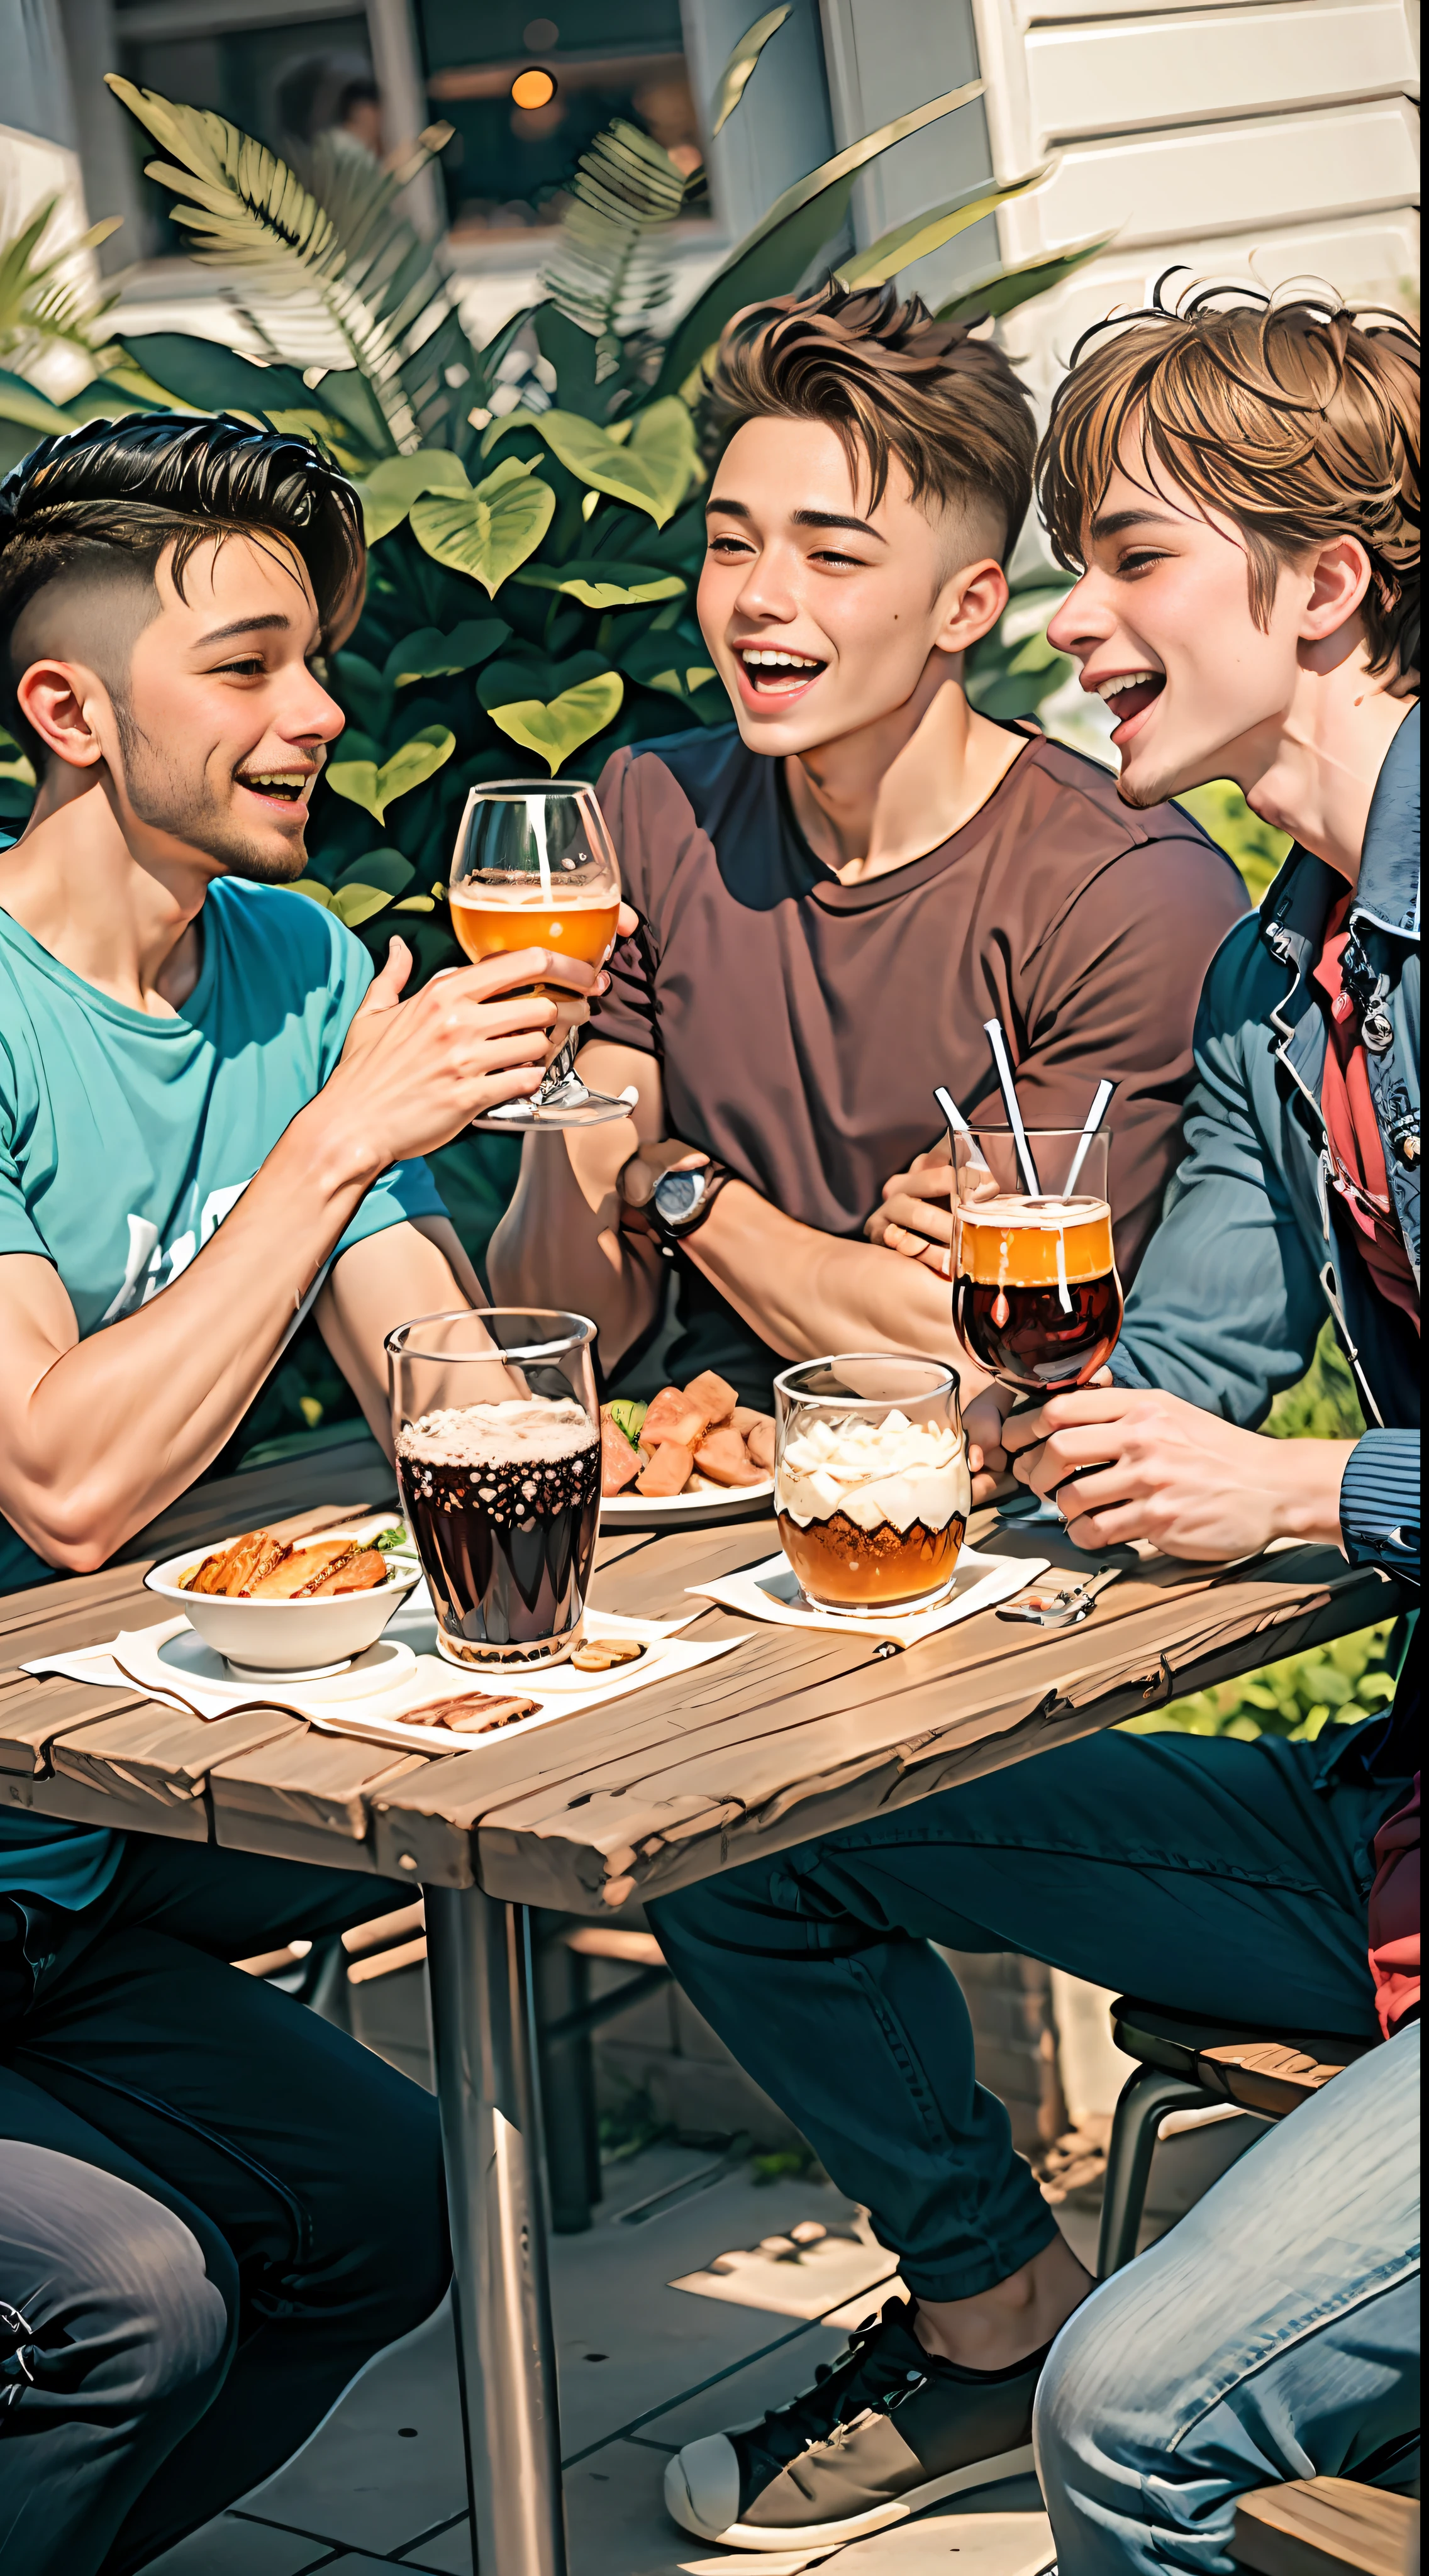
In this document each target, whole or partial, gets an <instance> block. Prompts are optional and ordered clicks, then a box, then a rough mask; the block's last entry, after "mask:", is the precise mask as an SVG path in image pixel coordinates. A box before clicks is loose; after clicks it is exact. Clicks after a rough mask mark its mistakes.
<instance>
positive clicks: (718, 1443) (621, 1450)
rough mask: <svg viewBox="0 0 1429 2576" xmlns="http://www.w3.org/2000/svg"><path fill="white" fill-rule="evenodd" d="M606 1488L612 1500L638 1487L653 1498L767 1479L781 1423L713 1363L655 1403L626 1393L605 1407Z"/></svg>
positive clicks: (603, 1475)
mask: <svg viewBox="0 0 1429 2576" xmlns="http://www.w3.org/2000/svg"><path fill="white" fill-rule="evenodd" d="M600 1452H601V1473H600V1490H601V1493H602V1494H603V1495H604V1496H605V1497H606V1499H607V1500H609V1499H611V1498H612V1497H613V1496H615V1495H617V1494H623V1493H624V1492H625V1491H626V1489H627V1487H629V1486H630V1485H632V1484H633V1485H634V1486H635V1489H636V1491H637V1493H639V1494H641V1495H642V1496H643V1497H644V1498H645V1499H646V1500H647V1501H658V1502H665V1501H668V1500H671V1499H673V1497H674V1496H675V1495H676V1494H718V1493H721V1492H727V1491H729V1489H730V1488H731V1487H736V1486H753V1485H767V1484H768V1482H769V1480H770V1477H771V1476H772V1474H773V1472H774V1422H773V1417H772V1415H770V1414H767V1413H759V1412H757V1411H756V1410H755V1408H754V1407H753V1406H752V1405H747V1404H740V1403H739V1402H738V1401H737V1398H736V1395H735V1390H734V1388H733V1387H732V1386H730V1385H728V1384H727V1383H726V1381H725V1380H724V1379H723V1378H722V1377H717V1376H716V1375H715V1372H714V1370H713V1369H703V1370H701V1372H700V1375H699V1376H698V1377H695V1378H691V1380H690V1383H689V1385H688V1386H686V1387H678V1386H662V1387H661V1389H660V1392H659V1394H658V1395H657V1396H656V1397H655V1398H654V1399H653V1401H652V1402H651V1403H649V1404H637V1403H635V1402H634V1401H633V1400H632V1399H631V1398H630V1397H627V1396H621V1397H618V1398H617V1399H616V1401H615V1402H614V1403H613V1404H603V1405H602V1406H601V1408H600Z"/></svg>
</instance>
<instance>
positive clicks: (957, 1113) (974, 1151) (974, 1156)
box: [933, 1083, 987, 1172]
mask: <svg viewBox="0 0 1429 2576" xmlns="http://www.w3.org/2000/svg"><path fill="white" fill-rule="evenodd" d="M933 1098H934V1099H935V1100H936V1102H937V1104H938V1107H939V1108H940V1109H941V1111H942V1113H943V1116H944V1117H945V1118H946V1120H947V1122H948V1125H949V1127H950V1128H951V1129H952V1131H953V1134H954V1135H955V1136H966V1138H967V1140H968V1158H969V1160H970V1161H971V1163H972V1164H973V1166H974V1168H975V1169H976V1170H977V1171H979V1172H985V1171H986V1170H987V1165H986V1163H985V1162H984V1161H983V1158H982V1155H981V1154H980V1153H979V1151H978V1145H977V1138H976V1137H975V1136H974V1134H973V1131H972V1129H971V1127H970V1126H969V1125H968V1122H967V1120H966V1118H965V1117H964V1116H963V1113H962V1111H961V1109H960V1108H959V1107H958V1104H957V1102H956V1101H955V1099H954V1098H953V1095H952V1093H951V1092H950V1091H945V1090H944V1089H943V1086H942V1084H941V1083H939V1084H938V1086H937V1088H936V1090H935V1091H934V1093H933Z"/></svg>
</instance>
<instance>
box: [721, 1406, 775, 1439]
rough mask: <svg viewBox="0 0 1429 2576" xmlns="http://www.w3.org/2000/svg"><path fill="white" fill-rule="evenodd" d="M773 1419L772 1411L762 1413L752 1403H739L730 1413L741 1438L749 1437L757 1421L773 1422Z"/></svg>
mask: <svg viewBox="0 0 1429 2576" xmlns="http://www.w3.org/2000/svg"><path fill="white" fill-rule="evenodd" d="M773 1419H774V1416H773V1414H772V1413H760V1412H758V1411H757V1410H756V1409H755V1407H754V1406H753V1405H752V1404H737V1405H736V1406H735V1408H734V1411H733V1413H732V1414H731V1415H730V1420H731V1422H732V1423H733V1424H734V1427H735V1429H736V1431H737V1432H738V1433H739V1436H740V1438H741V1440H744V1439H747V1437H748V1435H749V1433H750V1432H751V1431H752V1430H753V1429H754V1426H755V1424H756V1422H772V1421H773Z"/></svg>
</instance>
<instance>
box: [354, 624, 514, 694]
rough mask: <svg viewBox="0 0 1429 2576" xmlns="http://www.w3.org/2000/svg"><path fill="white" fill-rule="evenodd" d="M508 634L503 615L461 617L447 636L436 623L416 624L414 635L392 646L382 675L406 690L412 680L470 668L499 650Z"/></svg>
mask: <svg viewBox="0 0 1429 2576" xmlns="http://www.w3.org/2000/svg"><path fill="white" fill-rule="evenodd" d="M510 633H511V629H510V627H509V626H508V625H507V623H506V621H505V619H504V618H502V617H464V618H463V619H462V622H461V624H460V625H459V626H454V627H453V628H452V631H451V633H450V635H443V634H442V633H441V631H440V629H439V628H437V627H435V626H419V627H418V629H417V632H416V634H415V635H407V636H404V637H403V640H402V642H401V643H400V644H394V645H393V647H392V650H391V652H390V653H389V654H388V656H387V662H386V667H385V669H384V670H383V673H382V676H383V678H384V680H385V681H386V682H387V685H388V687H389V688H391V689H405V688H408V687H409V686H410V684H411V683H412V681H413V680H441V679H445V678H446V677H447V676H448V674H449V673H450V672H453V671H469V670H470V669H471V667H472V664H473V663H474V662H484V661H485V660H486V659H487V657H488V655H489V654H492V653H495V652H497V651H499V649H500V647H501V646H502V645H503V644H504V643H506V641H507V640H508V638H509V636H510Z"/></svg>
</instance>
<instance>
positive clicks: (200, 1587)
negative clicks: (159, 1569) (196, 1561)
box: [179, 1547, 232, 1592]
mask: <svg viewBox="0 0 1429 2576" xmlns="http://www.w3.org/2000/svg"><path fill="white" fill-rule="evenodd" d="M231 1553H232V1551H231V1549H229V1548H226V1547H221V1548H219V1549H218V1550H217V1552H216V1553H215V1554H214V1555H213V1556H206V1557H205V1558H204V1561H203V1563H202V1565H199V1566H195V1567H194V1569H193V1571H192V1573H191V1574H189V1575H188V1576H187V1578H185V1576H183V1575H182V1574H181V1575H180V1576H179V1590H180V1591H181V1592H221V1591H222V1590H223V1584H222V1581H221V1579H220V1578H221V1576H222V1573H223V1569H224V1565H225V1563H226V1562H227V1559H228V1557H229V1556H230V1555H231Z"/></svg>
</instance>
